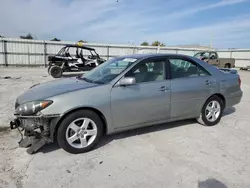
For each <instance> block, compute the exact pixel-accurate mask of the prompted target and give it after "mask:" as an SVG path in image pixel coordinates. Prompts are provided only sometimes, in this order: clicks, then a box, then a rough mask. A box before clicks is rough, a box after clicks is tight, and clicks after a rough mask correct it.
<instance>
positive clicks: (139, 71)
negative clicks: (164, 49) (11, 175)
mask: <svg viewBox="0 0 250 188" xmlns="http://www.w3.org/2000/svg"><path fill="white" fill-rule="evenodd" d="M164 63H165V60H149V61H143V62H140V63H138V64H137V65H136V66H134V67H133V68H132V69H131V70H130V71H129V72H127V73H126V74H125V77H135V80H136V83H143V82H153V81H160V80H164V79H165V71H164V67H165V66H164Z"/></svg>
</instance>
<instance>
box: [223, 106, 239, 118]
mask: <svg viewBox="0 0 250 188" xmlns="http://www.w3.org/2000/svg"><path fill="white" fill-rule="evenodd" d="M234 112H236V109H235V108H234V107H230V108H228V109H226V110H225V111H224V113H223V115H222V116H227V115H230V114H233V113H234Z"/></svg>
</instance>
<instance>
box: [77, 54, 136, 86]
mask: <svg viewBox="0 0 250 188" xmlns="http://www.w3.org/2000/svg"><path fill="white" fill-rule="evenodd" d="M136 61H137V59H135V58H124V57H119V58H113V59H110V60H108V61H106V62H105V63H103V64H101V65H99V66H98V67H96V68H94V69H92V70H91V71H89V72H87V73H85V74H83V75H82V76H81V77H80V79H83V80H85V81H87V82H93V83H98V84H106V83H109V82H111V81H112V80H113V79H114V78H116V77H117V76H118V75H119V74H121V73H122V72H123V71H124V70H126V69H127V68H128V67H129V66H130V65H132V64H133V63H135V62H136Z"/></svg>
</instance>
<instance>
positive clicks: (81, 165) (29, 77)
mask: <svg viewBox="0 0 250 188" xmlns="http://www.w3.org/2000/svg"><path fill="white" fill-rule="evenodd" d="M240 75H241V78H242V90H243V92H244V95H243V99H242V102H241V103H240V104H238V105H237V106H235V108H231V109H229V110H227V111H226V112H225V114H224V117H223V118H222V120H221V123H220V124H218V125H217V126H214V127H204V126H201V125H199V124H197V123H196V122H195V121H190V120H188V121H180V122H176V123H169V124H166V125H160V126H153V127H148V128H142V129H138V130H134V131H129V132H125V133H120V134H116V135H112V136H107V137H105V138H104V139H103V141H102V142H101V144H100V145H99V147H98V148H97V149H95V150H93V151H91V152H88V153H85V154H79V155H72V154H69V153H66V152H64V151H63V150H62V149H60V148H58V146H57V145H53V144H51V145H47V146H45V147H44V148H43V149H41V151H40V152H38V153H36V154H35V155H29V154H27V153H26V151H25V149H23V148H19V147H18V144H17V142H18V141H19V139H20V135H19V134H18V132H17V131H16V130H15V131H10V130H9V129H8V124H9V121H10V120H11V119H12V118H13V115H12V113H13V105H14V101H15V99H16V97H17V96H18V95H20V94H21V93H22V92H24V91H25V90H27V89H28V88H29V87H30V86H31V85H32V84H35V83H38V82H45V81H49V80H53V78H52V77H50V76H48V74H47V71H46V69H44V68H16V69H14V68H0V86H1V87H0V88H1V89H0V99H1V102H0V159H1V160H0V188H2V187H3V188H14V187H17V188H22V187H25V188H26V187H27V188H34V187H36V188H40V187H41V188H44V187H53V188H59V187H77V186H78V187H79V186H80V187H88V188H92V187H100V188H104V187H109V188H110V187H112V188H116V187H126V188H127V187H136V188H137V187H139V188H149V187H150V188H151V187H157V188H158V187H159V188H161V187H164V188H165V187H168V188H176V187H181V188H226V187H228V188H231V187H240V188H247V187H250V144H249V142H250V127H249V120H250V118H249V111H250V104H249V102H250V99H249V96H250V72H247V71H244V72H243V71H240ZM5 76H11V78H9V79H4V77H5Z"/></svg>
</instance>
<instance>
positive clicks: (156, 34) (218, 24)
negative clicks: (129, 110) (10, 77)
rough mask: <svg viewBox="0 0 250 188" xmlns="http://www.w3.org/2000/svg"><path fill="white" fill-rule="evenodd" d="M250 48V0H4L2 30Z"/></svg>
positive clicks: (75, 37) (0, 14)
mask: <svg viewBox="0 0 250 188" xmlns="http://www.w3.org/2000/svg"><path fill="white" fill-rule="evenodd" d="M28 32H31V33H32V34H33V35H35V36H36V37H37V39H41V40H46V39H52V38H54V37H57V38H60V39H61V40H67V41H77V40H80V39H82V40H86V41H88V42H95V43H120V44H122V43H123V44H128V43H135V44H140V43H141V42H143V41H147V42H149V43H151V42H152V41H154V40H160V41H161V42H163V43H165V44H166V45H172V46H173V45H184V44H201V45H209V44H210V43H212V45H213V46H214V47H216V48H250V0H206V1H205V0H118V2H117V0H1V4H0V34H1V35H4V36H6V37H19V36H20V35H25V34H27V33H28Z"/></svg>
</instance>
